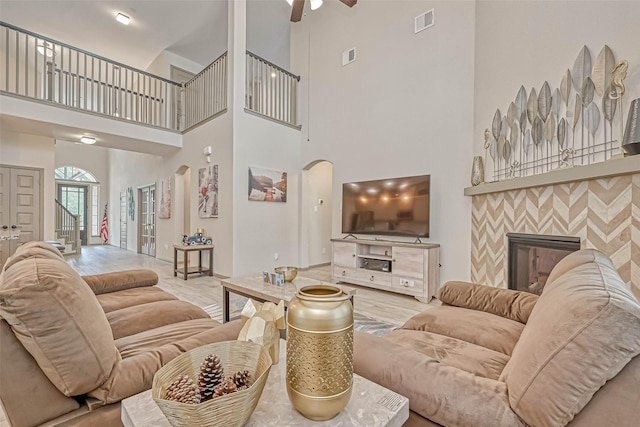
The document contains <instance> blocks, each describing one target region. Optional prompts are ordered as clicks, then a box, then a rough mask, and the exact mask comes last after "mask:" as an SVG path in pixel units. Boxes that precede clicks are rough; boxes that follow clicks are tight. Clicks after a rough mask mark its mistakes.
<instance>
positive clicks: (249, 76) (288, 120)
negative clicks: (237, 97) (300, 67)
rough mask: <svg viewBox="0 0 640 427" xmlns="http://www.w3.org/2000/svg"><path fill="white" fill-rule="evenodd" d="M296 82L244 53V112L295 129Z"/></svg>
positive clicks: (288, 75)
mask: <svg viewBox="0 0 640 427" xmlns="http://www.w3.org/2000/svg"><path fill="white" fill-rule="evenodd" d="M299 81H300V76H296V75H295V74H292V73H290V72H288V71H287V70H284V69H282V68H280V67H278V66H277V65H275V64H272V63H271V62H269V61H267V60H266V59H263V58H260V57H259V56H257V55H255V54H253V53H251V52H247V73H246V82H245V107H246V109H247V110H248V111H251V112H253V113H255V114H258V115H260V116H264V117H267V118H270V119H272V120H275V121H277V122H280V123H284V124H287V125H290V126H294V127H298V122H297V117H296V109H297V104H296V99H297V85H298V82H299Z"/></svg>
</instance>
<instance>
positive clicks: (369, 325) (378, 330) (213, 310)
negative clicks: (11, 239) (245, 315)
mask: <svg viewBox="0 0 640 427" xmlns="http://www.w3.org/2000/svg"><path fill="white" fill-rule="evenodd" d="M203 310H204V311H206V312H207V314H208V315H209V316H211V318H212V319H213V320H217V321H218V322H222V306H221V305H218V304H211V305H208V306H206V307H203ZM239 314H240V310H237V311H236V310H234V309H233V307H232V317H235V316H238V315H239ZM353 320H354V325H353V329H355V330H356V331H362V332H366V333H368V334H372V335H378V336H380V335H384V334H388V333H389V332H391V331H393V330H394V329H398V326H397V325H393V324H391V323H387V322H383V321H381V320H377V319H374V318H371V317H368V316H365V315H364V314H360V313H357V312H356V313H354V314H353Z"/></svg>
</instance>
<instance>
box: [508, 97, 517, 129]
mask: <svg viewBox="0 0 640 427" xmlns="http://www.w3.org/2000/svg"><path fill="white" fill-rule="evenodd" d="M517 110H518V108H517V107H516V104H515V103H514V102H512V103H511V104H509V109H508V110H507V123H508V124H509V127H511V125H512V124H513V122H515V120H516V115H517V113H518V111H517Z"/></svg>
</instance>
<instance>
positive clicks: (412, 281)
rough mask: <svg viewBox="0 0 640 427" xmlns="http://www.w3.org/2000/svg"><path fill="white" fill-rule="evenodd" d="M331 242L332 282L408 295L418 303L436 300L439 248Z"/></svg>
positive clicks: (386, 243)
mask: <svg viewBox="0 0 640 427" xmlns="http://www.w3.org/2000/svg"><path fill="white" fill-rule="evenodd" d="M331 241H332V242H333V256H332V258H331V270H332V277H333V280H334V281H336V282H347V283H353V284H356V285H362V286H367V287H371V288H376V289H382V290H385V291H391V292H397V293H400V294H405V295H411V296H414V297H415V298H416V299H417V300H419V301H422V302H429V301H431V298H433V297H434V296H436V293H437V291H438V286H439V284H440V264H439V258H440V245H438V244H431V243H427V244H425V243H404V242H391V241H386V240H363V239H331ZM372 264H378V265H377V268H384V269H386V270H388V271H381V270H375V269H372V268H376V267H372ZM380 264H382V266H383V267H381V265H380ZM387 267H388V268H387Z"/></svg>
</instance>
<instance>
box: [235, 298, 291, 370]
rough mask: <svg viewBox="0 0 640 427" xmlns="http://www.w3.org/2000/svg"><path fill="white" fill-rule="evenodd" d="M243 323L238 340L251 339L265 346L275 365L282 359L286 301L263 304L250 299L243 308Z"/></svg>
mask: <svg viewBox="0 0 640 427" xmlns="http://www.w3.org/2000/svg"><path fill="white" fill-rule="evenodd" d="M241 318H242V323H243V324H244V326H243V327H242V329H241V330H240V333H239V334H238V341H250V342H254V343H256V344H260V345H262V346H264V347H265V348H266V349H267V350H268V351H269V356H270V357H271V361H272V362H273V364H274V365H276V364H278V362H279V359H280V356H279V354H280V333H279V332H278V330H283V329H284V328H285V326H286V325H285V322H284V301H282V300H280V302H279V303H278V305H275V304H274V303H272V302H265V303H263V304H260V303H257V302H255V301H254V300H252V299H249V300H248V301H247V303H246V304H245V306H244V308H243V309H242V313H241Z"/></svg>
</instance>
